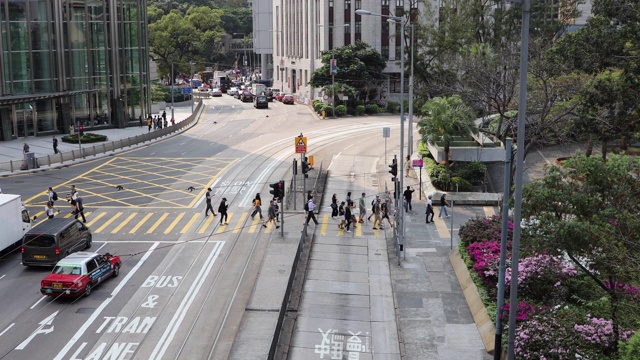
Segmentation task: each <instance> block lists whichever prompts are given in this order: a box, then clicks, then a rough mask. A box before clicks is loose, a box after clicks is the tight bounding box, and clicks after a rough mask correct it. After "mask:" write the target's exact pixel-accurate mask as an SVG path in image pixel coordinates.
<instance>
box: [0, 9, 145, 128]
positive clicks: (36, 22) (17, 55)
mask: <svg viewBox="0 0 640 360" xmlns="http://www.w3.org/2000/svg"><path fill="white" fill-rule="evenodd" d="M146 11H147V7H146V1H143V0H120V1H116V0H108V1H69V0H61V1H47V0H32V1H28V2H25V1H15V0H0V18H1V19H2V20H1V21H0V34H1V36H2V41H0V46H1V47H2V48H1V51H0V69H1V71H0V84H2V89H1V90H2V92H1V93H0V140H9V139H11V138H17V137H25V136H42V135H50V134H56V133H68V132H69V128H70V126H71V125H74V126H75V127H77V126H78V125H80V126H83V127H84V128H85V130H87V129H91V128H96V127H113V126H117V127H124V126H126V124H127V122H128V121H136V122H137V119H138V116H140V115H143V116H145V117H146V114H147V111H148V110H149V109H150V104H149V101H150V96H149V93H150V91H149V75H148V64H149V62H148V51H147V27H146V19H147V14H146Z"/></svg>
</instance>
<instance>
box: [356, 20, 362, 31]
mask: <svg viewBox="0 0 640 360" xmlns="http://www.w3.org/2000/svg"><path fill="white" fill-rule="evenodd" d="M360 33H362V23H361V22H356V34H360Z"/></svg>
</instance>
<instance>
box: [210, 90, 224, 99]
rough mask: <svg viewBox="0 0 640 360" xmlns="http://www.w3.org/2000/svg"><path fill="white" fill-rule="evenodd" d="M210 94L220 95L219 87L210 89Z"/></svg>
mask: <svg viewBox="0 0 640 360" xmlns="http://www.w3.org/2000/svg"><path fill="white" fill-rule="evenodd" d="M211 96H215V97H220V96H222V90H220V89H217V88H216V89H211Z"/></svg>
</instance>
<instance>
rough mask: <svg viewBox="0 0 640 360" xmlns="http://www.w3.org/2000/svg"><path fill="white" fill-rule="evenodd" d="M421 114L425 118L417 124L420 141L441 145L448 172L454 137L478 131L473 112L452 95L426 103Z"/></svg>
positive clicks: (460, 99) (456, 96)
mask: <svg viewBox="0 0 640 360" xmlns="http://www.w3.org/2000/svg"><path fill="white" fill-rule="evenodd" d="M422 114H423V116H424V117H425V118H424V119H423V120H420V122H419V123H418V128H419V132H420V135H422V141H423V142H425V143H429V144H436V142H442V143H443V145H444V160H445V167H446V169H447V171H449V152H450V147H451V143H452V142H453V139H454V137H456V136H467V135H469V134H471V133H477V131H478V129H477V127H476V125H475V122H474V119H475V116H474V113H473V110H472V109H471V108H470V107H469V106H467V105H466V104H464V102H463V101H462V98H460V96H458V95H453V96H450V97H437V98H433V99H431V100H429V101H427V103H426V104H424V106H423V107H422Z"/></svg>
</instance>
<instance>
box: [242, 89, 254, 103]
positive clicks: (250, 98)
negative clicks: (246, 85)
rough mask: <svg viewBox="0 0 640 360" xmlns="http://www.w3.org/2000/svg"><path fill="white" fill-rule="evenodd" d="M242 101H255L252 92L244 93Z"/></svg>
mask: <svg viewBox="0 0 640 360" xmlns="http://www.w3.org/2000/svg"><path fill="white" fill-rule="evenodd" d="M240 100H241V101H242V102H249V101H253V94H252V93H251V91H243V92H242V94H240Z"/></svg>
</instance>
